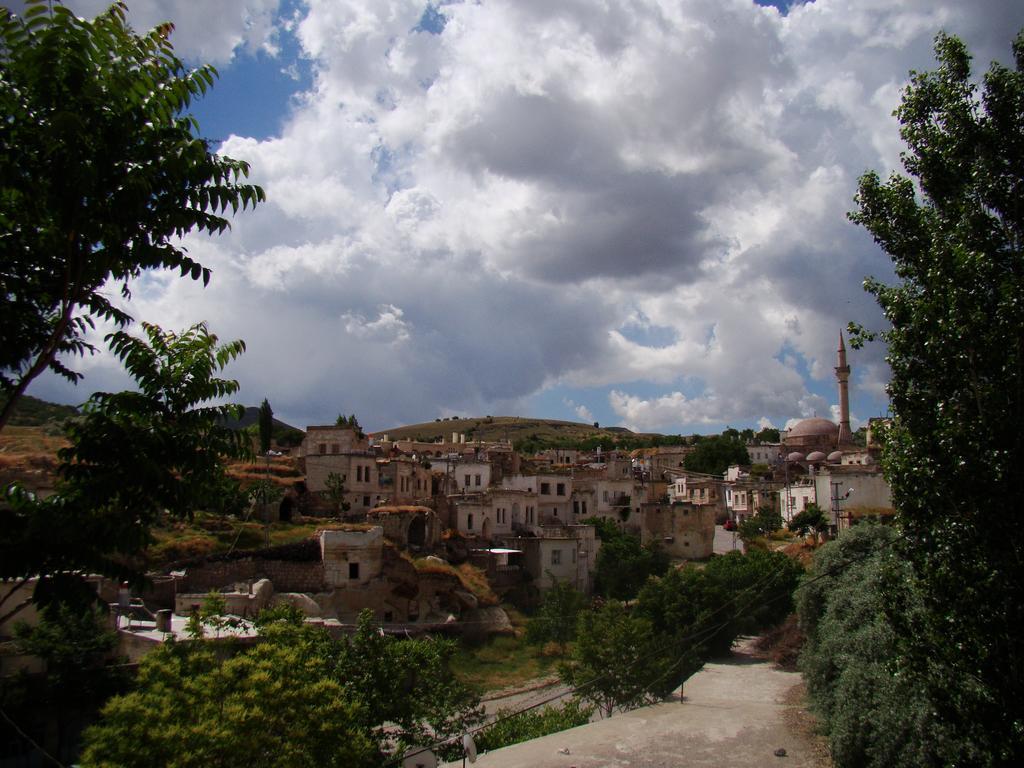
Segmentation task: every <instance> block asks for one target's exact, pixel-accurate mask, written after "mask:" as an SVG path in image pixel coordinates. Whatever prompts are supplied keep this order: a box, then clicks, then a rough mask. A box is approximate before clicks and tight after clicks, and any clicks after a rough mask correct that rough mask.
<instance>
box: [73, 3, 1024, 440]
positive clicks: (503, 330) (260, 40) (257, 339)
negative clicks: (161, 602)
mask: <svg viewBox="0 0 1024 768" xmlns="http://www.w3.org/2000/svg"><path fill="white" fill-rule="evenodd" d="M94 5H95V4H94ZM86 6H87V3H86V2H85V0H82V2H81V3H80V7H86ZM424 6H425V4H424V2H423V1H422V0H390V1H389V2H386V3H385V2H379V0H344V1H342V0H308V2H306V3H305V4H304V5H301V6H299V11H298V14H297V16H296V18H295V19H294V20H293V21H283V22H278V23H281V24H288V25H290V26H291V28H293V30H294V32H295V34H296V36H297V39H298V41H299V42H300V44H301V45H302V46H303V49H304V55H305V56H307V57H309V58H310V59H311V62H312V65H313V66H312V68H313V73H314V78H313V84H312V86H311V87H310V90H309V91H308V92H307V93H304V94H301V98H299V99H298V106H297V107H296V108H295V110H294V112H293V113H292V114H291V115H290V116H289V117H288V119H287V121H286V123H285V125H284V128H283V130H282V132H281V134H280V135H279V136H277V137H276V138H273V139H269V140H266V141H256V140H253V139H242V138H237V137H233V138H232V139H230V140H229V141H228V142H227V143H226V144H225V145H224V147H223V151H224V152H225V153H227V154H230V155H232V156H234V157H239V158H242V159H246V160H248V161H249V162H250V163H251V164H252V168H253V178H254V180H256V181H257V182H258V183H260V184H262V185H263V186H264V187H265V188H266V191H267V196H268V202H267V203H266V204H265V205H263V206H261V207H260V208H259V209H257V211H256V212H255V213H251V214H249V213H247V214H244V215H239V216H238V217H236V219H235V223H234V228H233V231H232V232H231V233H229V234H227V235H225V236H223V237H221V238H218V239H216V240H213V241H210V240H206V239H202V238H189V239H188V245H189V248H190V249H191V252H192V254H193V255H194V256H195V257H196V258H199V259H200V260H201V261H203V262H204V263H206V264H208V265H210V266H212V267H213V268H214V278H213V282H212V284H211V286H210V288H209V289H207V290H206V291H202V290H200V289H198V287H197V286H195V285H194V284H190V283H187V282H185V283H183V282H182V281H179V280H150V281H149V282H148V283H146V285H145V286H144V287H143V288H142V289H141V290H140V291H139V292H138V300H137V301H136V310H137V311H136V314H137V315H138V316H139V317H145V318H147V319H151V320H154V321H157V322H161V323H164V324H167V325H168V326H169V327H179V326H182V325H187V324H190V323H191V322H194V321H195V320H196V319H206V320H208V321H209V322H210V324H211V326H212V327H213V328H214V329H215V330H216V331H217V332H219V333H220V334H221V335H222V336H223V337H225V338H228V337H236V336H241V337H244V338H246V339H247V340H248V341H249V351H248V353H247V355H246V356H245V359H244V361H243V362H241V363H239V370H240V371H241V372H240V373H238V374H237V375H238V376H239V378H241V379H242V380H243V387H244V390H243V394H244V395H245V396H246V397H247V398H248V399H249V400H250V401H252V402H259V400H261V399H262V397H264V396H267V397H269V398H270V399H271V402H272V403H273V404H274V407H275V411H277V412H279V413H287V414H289V415H291V416H292V417H293V418H295V419H296V420H297V421H300V422H301V421H302V420H303V419H306V420H308V421H309V422H310V423H315V422H317V421H322V420H324V419H325V418H330V417H331V416H332V415H333V414H334V413H336V412H337V411H338V410H339V409H344V410H345V411H346V412H353V411H355V412H357V413H359V414H360V418H361V419H362V420H363V423H364V424H366V425H367V426H368V428H373V429H376V428H378V427H385V426H393V425H394V424H397V423H400V422H403V421H420V420H423V419H429V418H433V417H434V416H437V415H441V414H443V413H501V412H515V411H516V409H518V408H520V407H522V405H523V403H524V402H525V401H526V400H527V399H528V398H530V396H531V395H534V394H535V393H537V392H539V391H541V390H543V389H545V388H551V387H554V386H564V387H567V388H572V387H580V388H588V390H592V389H595V388H601V389H603V390H604V391H606V392H608V393H609V394H608V406H607V408H605V407H604V405H603V404H602V405H600V406H598V405H595V403H594V402H592V403H591V407H586V406H582V405H577V404H576V403H573V404H572V405H571V406H570V407H571V408H573V409H575V410H576V415H577V416H579V417H580V418H582V419H584V420H585V421H588V422H589V421H593V420H594V418H592V417H595V413H596V417H595V418H602V420H603V418H604V414H606V413H609V412H611V413H614V414H615V415H616V417H617V418H619V419H620V420H621V421H622V423H623V424H625V425H627V426H631V427H633V428H637V429H660V430H670V431H673V432H676V431H689V430H693V429H701V428H716V427H718V426H720V425H723V424H726V423H729V424H732V425H734V426H737V425H746V424H751V425H752V424H764V423H786V422H787V420H788V419H793V418H798V417H805V416H810V415H812V414H815V413H816V414H818V415H825V414H828V412H829V404H830V402H831V401H832V400H834V399H835V389H834V384H833V383H832V366H833V365H834V364H835V363H834V357H835V348H836V343H837V333H838V330H839V329H840V328H843V327H845V325H846V323H847V322H848V321H850V320H855V321H859V322H862V323H864V324H866V325H868V326H872V327H878V326H879V325H880V315H879V312H878V310H877V308H876V307H875V306H874V304H873V302H872V300H871V298H870V297H869V296H867V295H866V294H865V293H864V292H863V291H862V290H861V288H860V284H861V281H862V280H863V278H864V277H865V276H866V275H869V274H872V275H877V276H879V277H881V278H883V279H888V278H891V268H890V266H889V262H888V260H887V259H886V258H885V256H884V254H881V253H880V252H879V251H878V249H877V248H876V246H875V245H874V244H873V243H872V241H871V239H870V237H869V236H868V235H867V234H866V233H865V232H863V231H860V230H858V229H857V228H856V227H854V226H853V225H851V224H850V223H849V222H848V221H847V220H846V212H847V211H848V210H849V209H850V208H852V206H853V202H852V199H853V194H854V191H855V187H856V180H857V177H858V176H859V174H861V173H862V172H863V171H864V170H866V169H868V168H876V169H879V170H880V171H882V172H883V173H884V172H885V171H886V170H887V169H888V168H890V167H893V166H894V165H896V164H897V163H898V153H899V150H900V144H899V137H898V127H897V126H896V124H895V122H894V120H893V119H892V117H891V115H890V113H891V111H892V109H893V108H894V106H895V105H896V104H897V102H898V98H899V91H900V87H901V86H902V84H903V83H904V82H905V79H906V75H907V71H908V70H909V69H911V68H917V69H926V68H928V67H930V66H932V64H933V60H932V57H931V41H932V37H933V36H934V34H935V33H936V32H937V31H938V29H939V28H940V27H944V28H945V29H946V30H947V31H949V32H952V33H958V34H961V35H963V36H964V37H965V38H966V41H967V43H968V45H969V46H970V47H971V49H972V50H973V51H974V52H975V53H976V61H977V63H978V65H979V68H983V67H984V66H985V65H986V64H987V62H988V61H989V60H990V59H992V58H993V57H996V56H998V57H1000V58H1001V59H1003V60H1004V61H1005V60H1008V59H1009V50H1010V49H1009V45H1010V38H1011V36H1012V34H1013V32H1014V31H1015V30H1016V29H1018V28H1020V27H1021V26H1022V25H1024V7H1022V6H1021V5H1020V3H1019V2H1015V1H1014V0H986V2H984V3H980V4H967V3H962V2H959V0H902V1H901V2H892V1H891V0H816V1H815V2H811V3H805V4H798V5H794V6H793V7H792V8H791V9H790V12H789V14H788V15H787V16H782V15H781V14H779V13H777V12H775V11H773V10H770V9H763V8H759V7H758V6H756V5H755V4H754V3H752V2H750V0H679V1H678V2H672V3H663V2H659V1H658V0H627V1H625V2H621V3H598V2H584V0H579V1H578V2H572V3H547V2H525V1H524V0H515V1H513V0H507V1H503V0H491V1H490V2H487V3H477V2H469V0H466V2H458V1H456V2H450V3H446V4H444V5H441V6H440V8H439V10H440V12H441V13H443V14H444V15H445V17H446V19H447V24H446V26H445V28H444V30H443V32H442V33H441V34H430V33H428V32H425V31H422V30H417V29H416V25H417V21H418V20H419V18H420V15H421V14H422V13H423V10H424ZM278 11H279V8H278V3H277V0H264V1H262V2H261V1H260V0H249V2H244V3H243V2H233V1H232V2H228V1H227V0H225V2H223V3H218V4H216V8H212V6H210V4H191V3H185V2H184V0H175V1H174V2H163V3H158V2H156V0H151V1H149V2H137V3H133V4H132V18H133V19H134V20H135V21H136V23H137V25H138V26H140V27H144V26H147V25H150V24H152V23H154V21H155V20H156V19H157V18H159V17H160V16H171V17H173V18H175V20H176V21H177V22H178V31H177V33H176V37H175V45H176V49H177V50H178V51H179V52H186V53H188V54H189V55H196V56H198V57H199V58H205V59H209V60H214V61H225V60H228V59H230V57H231V56H232V55H233V53H234V52H237V51H238V50H241V49H242V48H243V47H248V48H250V49H251V48H252V47H253V46H255V47H260V46H262V47H264V48H268V49H272V48H273V45H274V40H275V37H274V34H275V33H274V31H273V24H274V23H275V22H274V21H273V19H274V17H275V15H276V13H277V12H278ZM213 98H216V93H215V94H214V96H213ZM253 98H258V94H253ZM240 132H244V131H240ZM339 318H340V320H339ZM396 345H397V346H396ZM396 350H400V351H399V352H396ZM850 357H851V364H852V365H853V367H854V377H853V383H852V394H853V397H854V399H855V403H856V407H857V409H858V410H859V412H862V413H866V412H874V411H880V410H884V408H885V406H884V385H885V381H886V378H887V373H886V368H885V364H884V361H883V359H882V351H881V349H879V348H878V346H877V345H876V346H875V347H873V348H868V349H865V350H861V351H859V352H856V353H855V352H853V351H851V352H850ZM90 364H91V365H92V366H93V368H94V369H95V368H96V367H97V366H101V365H102V363H98V362H96V361H93V362H91V363H90ZM339 392H344V395H343V397H344V400H345V402H344V403H339V402H336V399H337V398H338V397H341V395H339V394H338V393H339ZM823 394H824V395H827V398H826V397H825V396H823ZM555 407H556V408H557V407H558V406H557V404H556V406H555ZM506 409H507V410H506ZM581 409H582V410H581ZM584 415H585V418H584Z"/></svg>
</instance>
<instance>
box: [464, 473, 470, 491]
mask: <svg viewBox="0 0 1024 768" xmlns="http://www.w3.org/2000/svg"><path fill="white" fill-rule="evenodd" d="M463 485H465V486H466V487H467V488H468V487H469V475H466V482H465V483H463Z"/></svg>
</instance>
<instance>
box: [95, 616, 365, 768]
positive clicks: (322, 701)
mask: <svg viewBox="0 0 1024 768" xmlns="http://www.w3.org/2000/svg"><path fill="white" fill-rule="evenodd" d="M262 637H263V641H262V642H261V643H259V644H257V645H255V646H253V647H251V648H249V649H247V650H244V651H242V652H240V653H238V654H237V655H235V656H233V657H231V658H229V659H227V660H224V659H222V658H220V656H219V655H218V654H217V653H216V652H215V651H214V650H212V649H211V648H209V647H208V646H207V645H205V644H203V643H193V642H186V643H165V644H163V645H161V646H160V647H159V648H157V649H156V650H155V651H152V652H151V653H149V654H148V655H147V656H146V657H145V658H144V659H143V660H142V663H141V665H140V667H139V673H138V679H137V683H136V688H135V690H134V691H133V692H131V693H129V694H126V695H124V696H116V697H114V698H113V699H111V700H110V701H109V702H107V704H106V706H105V707H104V708H103V712H102V718H101V720H100V722H99V723H97V724H96V725H94V726H92V727H91V728H89V729H88V730H87V731H86V734H85V750H84V752H83V754H82V759H81V764H82V765H83V766H110V765H117V766H125V768H131V767H132V766H140V767H141V766H150V765H175V766H180V767H181V768H191V767H192V766H196V767H197V768H198V766H207V765H220V766H227V767H228V768H230V767H231V766H237V767H238V768H242V767H243V766H267V767H268V768H269V766H295V767H296V768H298V767H299V766H303V767H304V766H311V765H317V766H321V765H322V766H339V767H340V766H366V767H367V768H368V767H369V766H373V765H378V764H379V763H380V760H379V753H378V751H377V749H376V745H375V744H374V742H373V741H372V740H371V738H370V735H369V734H368V733H367V732H366V730H365V729H364V728H363V725H362V712H361V710H360V707H359V705H358V704H357V703H355V701H353V699H352V697H351V696H350V694H349V691H348V689H347V686H346V684H345V681H343V680H339V679H338V678H337V677H336V676H335V674H334V670H333V668H332V662H331V656H330V654H329V653H327V652H326V650H325V649H327V648H329V644H330V642H331V641H330V639H329V638H328V637H327V635H326V633H324V632H323V631H322V630H316V629H313V628H307V627H296V626H294V625H291V624H289V623H288V622H273V623H271V624H269V625H267V626H265V627H264V629H263V630H262Z"/></svg>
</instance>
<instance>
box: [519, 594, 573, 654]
mask: <svg viewBox="0 0 1024 768" xmlns="http://www.w3.org/2000/svg"><path fill="white" fill-rule="evenodd" d="M548 575H549V576H550V575H551V574H548ZM585 603H586V598H584V596H583V595H582V594H581V593H580V592H579V591H577V590H576V589H575V588H574V587H573V586H572V584H570V583H569V582H567V581H562V582H560V581H558V580H557V579H556V578H555V577H554V576H551V587H550V588H549V589H548V590H547V591H546V592H545V593H544V599H543V600H542V601H541V604H540V608H539V609H538V610H537V615H536V616H534V617H533V618H532V619H531V620H530V623H529V624H527V626H526V639H527V640H528V641H529V642H531V643H548V642H553V643H558V645H559V646H560V647H561V649H562V653H563V654H564V653H565V646H566V645H567V644H568V643H570V642H572V641H573V640H574V639H575V637H576V618H577V616H579V613H580V611H581V610H583V608H584V605H585Z"/></svg>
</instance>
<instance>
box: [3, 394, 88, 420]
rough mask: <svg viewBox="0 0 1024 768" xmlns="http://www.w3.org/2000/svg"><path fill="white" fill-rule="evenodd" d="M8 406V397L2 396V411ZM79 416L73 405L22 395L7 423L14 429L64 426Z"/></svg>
mask: <svg viewBox="0 0 1024 768" xmlns="http://www.w3.org/2000/svg"><path fill="white" fill-rule="evenodd" d="M4 405H6V397H5V396H4V395H0V409H2V408H3V406H4ZM77 416H78V409H77V408H76V407H75V406H73V405H57V404H56V403H48V402H46V401H45V400H40V399H39V398H38V397H32V395H22V396H21V397H20V398H19V399H18V401H17V402H16V403H15V405H14V409H13V410H12V411H11V415H10V418H9V420H8V422H7V424H8V425H10V426H12V427H19V426H25V427H41V426H47V425H54V424H58V425H59V424H63V423H64V422H65V421H67V420H68V419H73V418H75V417H77Z"/></svg>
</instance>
